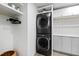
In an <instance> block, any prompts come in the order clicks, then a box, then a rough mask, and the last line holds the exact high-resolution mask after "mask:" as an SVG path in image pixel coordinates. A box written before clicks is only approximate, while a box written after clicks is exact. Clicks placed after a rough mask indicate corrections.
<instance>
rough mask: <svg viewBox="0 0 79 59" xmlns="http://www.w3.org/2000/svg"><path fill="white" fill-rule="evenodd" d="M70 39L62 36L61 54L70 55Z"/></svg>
mask: <svg viewBox="0 0 79 59" xmlns="http://www.w3.org/2000/svg"><path fill="white" fill-rule="evenodd" d="M71 39H72V38H71V37H65V36H63V41H62V43H63V44H62V45H63V46H62V52H66V53H71Z"/></svg>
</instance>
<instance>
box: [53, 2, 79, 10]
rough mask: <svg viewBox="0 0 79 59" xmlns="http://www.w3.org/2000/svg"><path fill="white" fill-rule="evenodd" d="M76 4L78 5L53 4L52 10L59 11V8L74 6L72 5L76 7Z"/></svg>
mask: <svg viewBox="0 0 79 59" xmlns="http://www.w3.org/2000/svg"><path fill="white" fill-rule="evenodd" d="M78 4H79V3H53V8H54V9H59V8H64V7H69V6H74V5H78Z"/></svg>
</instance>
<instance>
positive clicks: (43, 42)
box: [37, 37, 49, 50]
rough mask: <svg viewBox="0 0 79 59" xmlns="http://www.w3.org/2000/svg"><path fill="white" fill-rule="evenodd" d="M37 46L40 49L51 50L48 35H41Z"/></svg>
mask: <svg viewBox="0 0 79 59" xmlns="http://www.w3.org/2000/svg"><path fill="white" fill-rule="evenodd" d="M37 46H38V48H39V49H44V50H49V39H48V38H46V37H40V38H39V39H38V40H37Z"/></svg>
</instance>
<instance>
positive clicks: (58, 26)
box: [54, 25, 79, 27]
mask: <svg viewBox="0 0 79 59" xmlns="http://www.w3.org/2000/svg"><path fill="white" fill-rule="evenodd" d="M54 27H79V25H54Z"/></svg>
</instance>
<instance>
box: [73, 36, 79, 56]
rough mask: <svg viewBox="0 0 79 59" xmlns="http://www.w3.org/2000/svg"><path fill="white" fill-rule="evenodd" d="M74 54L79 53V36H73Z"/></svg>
mask: <svg viewBox="0 0 79 59" xmlns="http://www.w3.org/2000/svg"><path fill="white" fill-rule="evenodd" d="M72 54H75V55H79V38H75V37H73V38H72Z"/></svg>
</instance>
